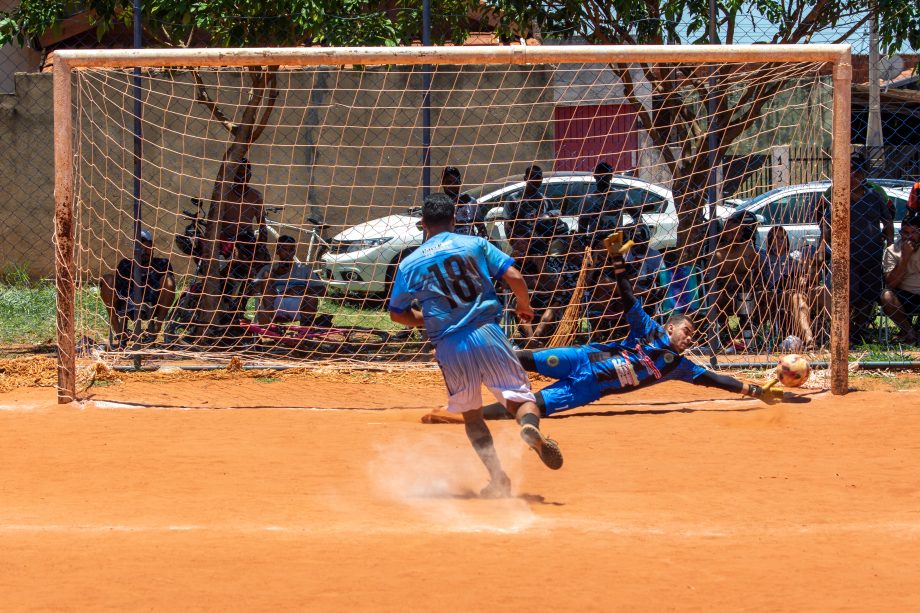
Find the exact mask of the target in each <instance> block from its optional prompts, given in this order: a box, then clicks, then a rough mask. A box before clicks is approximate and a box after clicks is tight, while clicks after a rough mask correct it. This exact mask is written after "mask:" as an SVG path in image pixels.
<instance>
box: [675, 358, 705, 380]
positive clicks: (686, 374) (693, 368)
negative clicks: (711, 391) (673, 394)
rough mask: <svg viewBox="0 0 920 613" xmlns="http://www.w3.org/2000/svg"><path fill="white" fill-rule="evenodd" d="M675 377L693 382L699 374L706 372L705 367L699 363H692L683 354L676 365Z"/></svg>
mask: <svg viewBox="0 0 920 613" xmlns="http://www.w3.org/2000/svg"><path fill="white" fill-rule="evenodd" d="M676 371H677V377H678V378H679V379H680V380H681V381H686V382H687V383H693V382H694V381H696V380H697V379H698V378H699V377H700V375H702V374H703V373H705V372H706V369H705V368H703V367H702V366H700V365H699V364H694V363H693V362H691V361H690V360H689V359H687V358H686V357H684V356H681V357H680V363H679V364H678V365H677V369H676Z"/></svg>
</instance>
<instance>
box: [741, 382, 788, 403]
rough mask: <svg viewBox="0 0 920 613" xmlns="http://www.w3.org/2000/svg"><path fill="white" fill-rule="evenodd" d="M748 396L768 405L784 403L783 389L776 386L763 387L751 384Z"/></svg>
mask: <svg viewBox="0 0 920 613" xmlns="http://www.w3.org/2000/svg"><path fill="white" fill-rule="evenodd" d="M747 395H748V396H751V397H753V398H758V399H760V400H762V401H763V402H765V403H767V404H776V403H777V402H782V401H783V388H781V387H776V386H770V387H761V386H759V385H756V384H754V383H749V384H748V394H747Z"/></svg>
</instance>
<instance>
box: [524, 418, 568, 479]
mask: <svg viewBox="0 0 920 613" xmlns="http://www.w3.org/2000/svg"><path fill="white" fill-rule="evenodd" d="M521 438H522V439H524V442H525V443H527V444H528V445H529V446H530V448H531V449H533V450H534V451H536V452H537V455H538V456H540V459H541V460H542V461H543V463H544V464H546V467H547V468H549V469H550V470H559V469H560V468H562V451H560V450H559V443H557V442H556V441H554V440H553V439H551V438H549V437H546V436H543V433H542V432H540V429H539V428H535V427H533V426H531V425H530V424H527V425H525V426H523V427H522V428H521Z"/></svg>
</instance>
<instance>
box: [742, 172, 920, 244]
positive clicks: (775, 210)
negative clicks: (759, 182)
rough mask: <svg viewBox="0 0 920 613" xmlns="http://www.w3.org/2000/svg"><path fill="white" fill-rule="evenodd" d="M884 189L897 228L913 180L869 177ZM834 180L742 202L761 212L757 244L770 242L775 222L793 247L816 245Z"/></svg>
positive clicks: (780, 189)
mask: <svg viewBox="0 0 920 613" xmlns="http://www.w3.org/2000/svg"><path fill="white" fill-rule="evenodd" d="M869 180H870V181H871V182H873V183H875V184H876V185H878V186H879V187H881V188H882V190H884V192H885V194H886V195H887V196H888V204H889V206H893V207H894V209H895V231H897V229H898V228H900V226H901V220H902V219H903V218H904V213H905V212H906V211H907V198H908V197H909V196H910V188H911V186H912V185H913V184H912V183H910V182H909V181H898V180H893V179H869ZM830 186H831V182H830V181H814V182H812V183H802V184H799V185H788V186H785V187H777V188H776V189H771V190H770V191H768V192H765V193H763V194H760V195H759V196H755V197H754V198H751V199H750V200H745V201H744V202H742V203H741V204H740V205H739V206H738V209H737V210H747V211H750V212H752V213H754V215H756V216H757V220H758V221H759V222H760V225H759V227H758V228H757V245H758V246H763V245H764V244H765V243H766V239H767V233H768V232H769V231H770V228H772V227H774V226H782V227H783V228H784V229H785V230H786V233H787V234H788V236H789V248H790V249H791V250H797V249H801V248H802V247H804V246H806V245H816V244H817V243H818V241H819V240H820V238H821V229H820V225H819V224H820V222H821V220H820V218H819V217H820V215H821V208H822V207H821V206H820V201H821V198H822V197H823V195H824V193H825V192H826V191H827V188H829V187H830Z"/></svg>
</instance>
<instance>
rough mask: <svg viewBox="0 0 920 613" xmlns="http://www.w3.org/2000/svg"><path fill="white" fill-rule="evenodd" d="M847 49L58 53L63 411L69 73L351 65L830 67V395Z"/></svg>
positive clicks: (840, 360) (71, 360)
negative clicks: (797, 64) (756, 64)
mask: <svg viewBox="0 0 920 613" xmlns="http://www.w3.org/2000/svg"><path fill="white" fill-rule="evenodd" d="M850 57H851V48H850V45H831V44H828V45H732V46H723V45H693V46H682V45H649V46H619V45H599V46H578V45H573V46H526V45H509V46H482V47H479V46H477V47H396V48H391V47H349V48H331V47H303V48H249V49H227V48H221V49H136V50H131V49H124V50H99V51H90V50H61V51H57V52H55V61H54V72H53V81H54V122H55V141H54V160H55V232H54V240H55V259H56V284H57V306H58V308H57V328H58V401H59V402H61V403H67V402H71V401H73V400H75V399H76V338H75V268H76V267H75V263H74V246H75V239H74V204H75V203H74V187H73V182H74V162H75V158H74V150H73V145H74V143H73V107H72V100H73V92H72V87H73V83H72V81H73V80H72V75H73V71H75V70H80V69H89V68H113V69H127V68H153V67H159V68H169V67H184V66H195V67H240V66H266V65H284V66H345V65H358V66H361V65H386V64H402V65H469V64H484V65H525V64H552V63H561V62H585V63H621V64H622V63H626V64H628V63H643V62H646V63H650V62H671V63H685V62H764V63H771V62H825V63H828V64H831V65H832V66H833V118H832V143H833V144H832V180H833V192H832V193H833V196H832V205H833V206H832V219H831V227H832V245H831V248H832V252H833V253H834V257H833V258H832V264H831V272H832V278H833V287H832V306H831V330H830V332H831V335H830V336H831V338H830V364H831V391H832V392H833V393H835V394H844V393H846V391H847V386H848V370H847V363H848V349H849V345H848V337H849V310H848V305H849V267H848V258H849V206H848V205H849V179H850V165H849V156H850V89H851V82H852V66H851V59H850Z"/></svg>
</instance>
